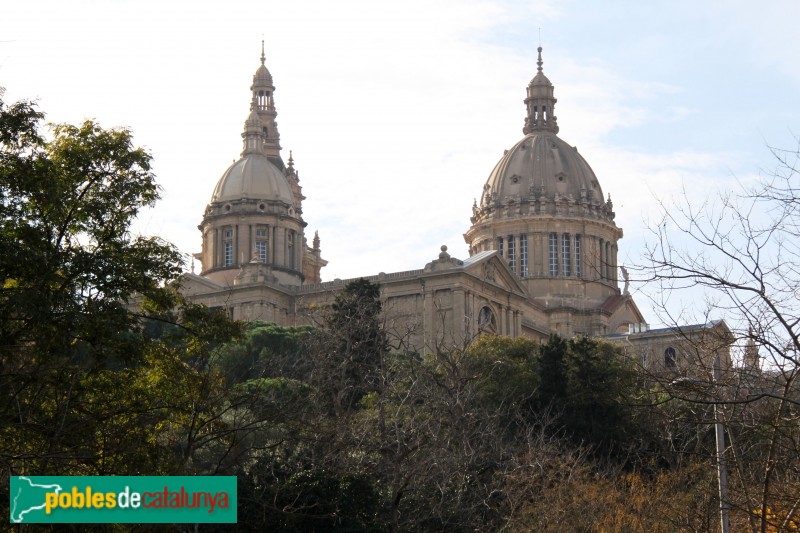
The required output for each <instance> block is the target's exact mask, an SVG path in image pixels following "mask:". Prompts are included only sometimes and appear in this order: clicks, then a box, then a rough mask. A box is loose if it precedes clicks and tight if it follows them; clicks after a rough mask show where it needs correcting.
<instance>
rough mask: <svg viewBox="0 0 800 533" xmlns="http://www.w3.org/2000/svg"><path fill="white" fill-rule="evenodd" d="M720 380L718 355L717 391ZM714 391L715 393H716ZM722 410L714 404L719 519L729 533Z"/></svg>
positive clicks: (723, 528) (715, 364)
mask: <svg viewBox="0 0 800 533" xmlns="http://www.w3.org/2000/svg"><path fill="white" fill-rule="evenodd" d="M721 380H722V376H721V370H720V362H719V354H717V356H716V357H715V358H714V385H715V389H716V391H718V390H719V389H718V387H719V382H720V381H721ZM716 391H715V392H716ZM721 411H722V409H721V407H720V405H719V404H718V403H716V402H715V403H714V421H715V423H714V429H715V430H716V436H717V477H718V479H719V519H720V523H721V526H722V533H730V531H731V524H730V519H729V513H730V506H729V504H728V469H727V466H726V464H725V429H724V426H723V425H722V412H721Z"/></svg>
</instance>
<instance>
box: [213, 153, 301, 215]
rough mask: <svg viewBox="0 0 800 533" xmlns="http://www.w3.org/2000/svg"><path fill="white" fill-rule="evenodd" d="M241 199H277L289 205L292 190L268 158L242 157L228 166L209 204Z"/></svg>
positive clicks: (255, 155)
mask: <svg viewBox="0 0 800 533" xmlns="http://www.w3.org/2000/svg"><path fill="white" fill-rule="evenodd" d="M241 198H250V199H256V200H276V201H281V202H285V203H287V204H289V205H292V204H293V202H294V198H293V196H292V190H291V188H290V187H289V183H288V182H287V181H286V178H285V177H284V175H283V173H282V172H281V171H280V170H278V168H277V167H276V166H275V165H273V164H272V163H271V162H270V161H269V159H267V156H265V155H262V154H254V153H250V154H247V155H245V156H244V157H242V158H241V159H240V160H238V161H237V162H235V163H234V164H233V165H231V166H230V167H229V168H228V170H226V171H225V174H223V175H222V178H220V180H219V182H217V186H216V187H215V188H214V194H212V195H211V201H212V202H226V201H232V200H239V199H241Z"/></svg>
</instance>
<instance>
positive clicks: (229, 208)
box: [225, 204, 231, 213]
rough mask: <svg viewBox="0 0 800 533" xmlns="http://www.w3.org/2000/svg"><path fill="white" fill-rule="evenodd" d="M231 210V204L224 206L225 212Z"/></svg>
mask: <svg viewBox="0 0 800 533" xmlns="http://www.w3.org/2000/svg"><path fill="white" fill-rule="evenodd" d="M230 210H231V204H225V212H226V213H229V212H230Z"/></svg>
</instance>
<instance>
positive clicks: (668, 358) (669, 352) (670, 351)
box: [664, 346, 678, 368]
mask: <svg viewBox="0 0 800 533" xmlns="http://www.w3.org/2000/svg"><path fill="white" fill-rule="evenodd" d="M664 366H665V367H666V368H677V366H678V354H677V353H676V352H675V348H673V347H672V346H670V347H669V348H667V349H666V350H664Z"/></svg>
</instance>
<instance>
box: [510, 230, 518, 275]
mask: <svg viewBox="0 0 800 533" xmlns="http://www.w3.org/2000/svg"><path fill="white" fill-rule="evenodd" d="M508 266H509V267H510V268H511V272H516V271H517V247H516V245H515V243H514V236H513V235H509V236H508Z"/></svg>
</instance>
